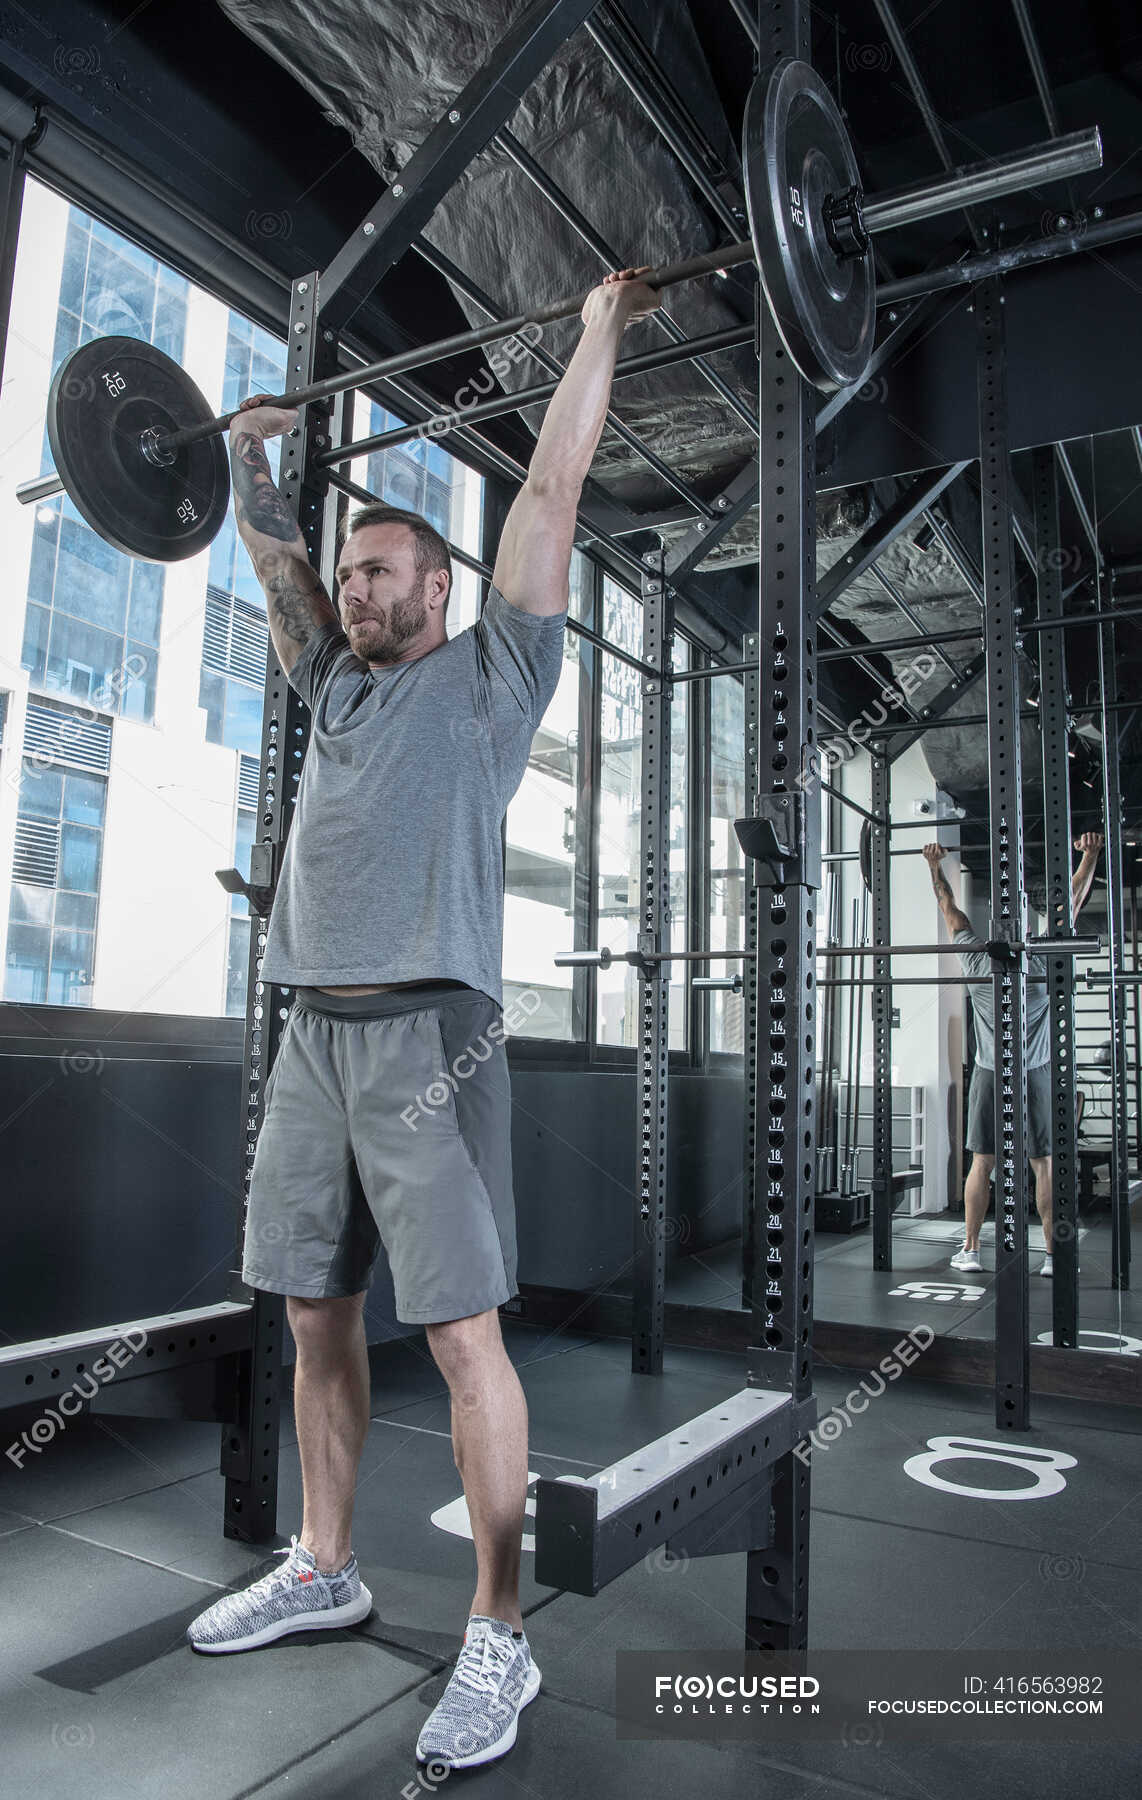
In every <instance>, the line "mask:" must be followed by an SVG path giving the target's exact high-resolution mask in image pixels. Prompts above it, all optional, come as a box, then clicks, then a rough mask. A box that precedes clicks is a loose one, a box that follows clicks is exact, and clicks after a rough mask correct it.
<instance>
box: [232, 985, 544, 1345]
mask: <svg viewBox="0 0 1142 1800" xmlns="http://www.w3.org/2000/svg"><path fill="white" fill-rule="evenodd" d="M382 1244H383V1245H384V1247H385V1250H386V1252H387V1253H388V1259H389V1266H390V1268H391V1270H392V1277H393V1287H394V1289H395V1293H396V1314H397V1318H398V1319H399V1320H400V1321H401V1322H402V1323H403V1324H410V1325H422V1324H432V1323H436V1322H439V1321H443V1320H447V1319H464V1318H468V1317H470V1316H471V1315H472V1314H473V1313H481V1312H488V1311H489V1310H490V1309H491V1308H492V1307H495V1306H500V1305H502V1303H503V1302H504V1301H505V1300H510V1299H511V1298H512V1296H513V1295H514V1294H515V1293H516V1292H517V1288H516V1240H515V1203H514V1198H513V1194H512V1172H511V1093H510V1088H509V1083H508V1061H507V1051H506V1049H505V1048H504V1040H503V1015H502V1013H501V1011H500V1008H499V1007H498V1006H497V1005H496V1003H495V1001H494V1000H492V999H491V998H490V997H489V996H488V995H487V994H483V993H480V992H478V991H477V990H476V989H474V988H470V987H465V986H463V985H461V984H459V983H449V982H431V983H426V984H425V985H424V986H421V987H416V988H406V989H404V990H401V989H393V990H390V991H389V992H387V993H379V994H323V993H321V992H320V991H319V990H318V989H316V988H299V989H298V990H297V996H296V999H295V1001H294V1004H293V1006H292V1007H291V1009H290V1015H289V1018H288V1019H287V1020H286V1024H285V1029H284V1031H283V1032H282V1036H281V1041H280V1043H279V1045H278V1053H277V1056H276V1058H275V1060H274V1065H273V1067H272V1069H271V1070H270V1074H269V1079H268V1081H267V1083H266V1106H265V1116H264V1119H263V1122H262V1129H261V1132H260V1134H259V1136H258V1146H257V1152H256V1154H255V1157H254V1167H253V1172H252V1175H251V1182H250V1203H249V1211H248V1214H247V1219H246V1235H245V1249H244V1254H243V1261H242V1279H243V1281H245V1282H246V1283H247V1284H248V1285H249V1286H250V1287H255V1288H268V1289H269V1290H270V1291H271V1292H272V1293H275V1294H296V1295H299V1296H302V1297H308V1298H314V1299H317V1298H326V1297H331V1296H345V1295H349V1294H359V1293H361V1292H362V1291H363V1290H364V1289H365V1288H367V1287H368V1286H369V1283H370V1280H371V1278H372V1272H373V1265H374V1263H375V1262H376V1260H377V1256H378V1254H379V1252H380V1246H381V1245H382Z"/></svg>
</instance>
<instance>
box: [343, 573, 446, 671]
mask: <svg viewBox="0 0 1142 1800" xmlns="http://www.w3.org/2000/svg"><path fill="white" fill-rule="evenodd" d="M425 580H426V577H425V576H423V575H422V576H421V577H420V578H419V580H417V581H415V582H414V583H413V585H412V587H411V588H410V589H409V591H408V593H407V594H402V595H401V596H400V598H399V599H398V600H391V601H390V602H389V605H388V607H387V608H386V611H385V616H384V618H383V619H377V618H374V617H372V615H370V616H369V617H367V618H361V619H358V620H356V621H354V620H352V619H351V620H350V622H349V625H348V626H347V627H346V631H347V633H348V631H349V630H352V632H353V638H352V644H353V649H354V651H355V653H356V654H357V655H358V656H360V657H361V658H363V660H364V661H365V662H370V663H391V662H397V661H399V660H400V658H401V656H402V655H403V654H404V652H405V651H406V650H407V649H408V647H409V645H410V644H412V643H414V642H415V641H416V639H417V638H418V637H421V636H422V635H423V634H424V632H425V630H426V629H427V626H428V608H427V606H426V605H425V603H424V584H425Z"/></svg>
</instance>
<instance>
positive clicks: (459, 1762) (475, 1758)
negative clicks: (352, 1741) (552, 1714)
mask: <svg viewBox="0 0 1142 1800" xmlns="http://www.w3.org/2000/svg"><path fill="white" fill-rule="evenodd" d="M539 1683H540V1674H539V1670H538V1669H537V1668H536V1666H535V1664H534V1662H533V1663H532V1665H531V1668H530V1669H529V1670H528V1672H527V1679H526V1680H525V1682H524V1684H523V1693H522V1694H521V1695H520V1698H519V1707H518V1709H517V1711H516V1716H515V1718H514V1719H513V1720H512V1722H511V1724H510V1725H509V1726H508V1728H507V1730H506V1731H505V1732H504V1734H503V1736H502V1737H499V1738H497V1739H496V1741H495V1743H494V1744H485V1745H484V1748H483V1749H482V1750H474V1751H473V1752H472V1754H471V1756H454V1757H453V1756H439V1755H437V1754H435V1753H434V1752H432V1751H429V1753H428V1755H427V1756H426V1755H424V1754H423V1753H422V1752H421V1750H420V1748H419V1746H418V1747H417V1752H416V1760H417V1762H421V1763H447V1764H448V1766H449V1767H450V1768H453V1769H472V1768H475V1766H476V1764H477V1763H486V1762H492V1761H493V1759H494V1758H495V1757H497V1756H504V1755H506V1753H507V1752H508V1751H509V1750H510V1749H511V1747H512V1745H513V1744H514V1743H515V1736H516V1726H517V1725H518V1724H519V1715H520V1713H521V1712H522V1711H523V1709H524V1707H525V1706H529V1705H530V1704H531V1702H532V1701H533V1700H534V1699H535V1696H536V1695H537V1694H538V1692H539Z"/></svg>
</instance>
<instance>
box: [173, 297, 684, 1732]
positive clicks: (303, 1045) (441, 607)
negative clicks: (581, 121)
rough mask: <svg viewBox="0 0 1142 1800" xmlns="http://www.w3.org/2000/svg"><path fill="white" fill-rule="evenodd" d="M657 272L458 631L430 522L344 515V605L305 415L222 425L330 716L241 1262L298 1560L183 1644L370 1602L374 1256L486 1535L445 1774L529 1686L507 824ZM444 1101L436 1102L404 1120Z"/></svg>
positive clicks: (291, 632) (353, 1614)
mask: <svg viewBox="0 0 1142 1800" xmlns="http://www.w3.org/2000/svg"><path fill="white" fill-rule="evenodd" d="M646 272H647V271H646V270H644V269H638V270H634V269H625V270H623V271H622V272H621V273H619V274H615V275H610V276H608V277H607V279H606V280H605V282H603V283H602V284H601V285H600V286H598V287H596V288H594V289H592V290H591V292H590V293H589V294H588V296H587V298H586V302H585V304H584V306H583V309H582V318H583V323H584V330H583V333H582V336H581V338H580V340H579V344H578V346H577V348H576V350H575V354H574V356H573V357H572V359H571V361H570V363H569V365H568V367H567V370H566V373H565V374H564V376H563V378H562V380H561V381H560V383H559V386H558V388H557V390H556V392H555V394H554V395H553V396H552V399H551V402H550V404H549V406H548V409H547V414H546V416H545V418H544V422H543V427H542V430H541V431H540V433H539V437H538V440H537V443H536V446H535V451H534V454H533V456H532V460H531V467H530V469H529V471H528V478H527V481H526V483H525V485H524V487H523V488H522V489H521V491H520V493H519V494H518V495H517V497H516V499H515V502H514V504H513V506H512V508H511V510H510V512H509V513H508V516H507V520H506V523H505V525H504V530H503V535H502V538H501V541H500V546H499V553H498V555H497V557H496V564H495V570H494V573H493V577H492V585H491V588H490V590H489V593H488V598H487V603H486V605H485V607H484V610H483V613H482V615H481V617H480V619H479V620H478V622H477V623H476V625H474V626H473V627H471V628H469V629H468V630H467V631H463V632H460V633H459V634H458V635H457V636H455V637H453V638H448V637H447V635H446V633H445V625H444V621H445V613H446V610H447V606H448V596H449V589H450V586H451V570H450V562H449V555H448V546H447V544H445V542H444V541H443V539H442V538H440V537H439V536H438V534H437V533H436V532H435V531H434V530H433V528H432V527H431V525H429V523H428V522H427V520H425V519H422V518H420V517H419V516H418V515H417V514H414V513H409V512H405V511H402V510H401V509H399V508H394V507H390V506H386V505H380V504H378V505H368V506H365V507H363V508H361V509H360V510H359V511H357V512H356V513H354V514H353V515H352V517H351V520H350V523H349V531H348V535H347V536H346V537H345V540H344V544H343V547H342V549H341V554H340V561H339V563H338V567H337V583H338V608H339V610H338V609H335V608H334V606H333V605H332V603H331V601H330V599H329V597H328V595H327V594H326V592H325V590H324V588H323V586H322V583H321V581H320V579H319V577H318V575H317V573H316V572H315V571H314V569H313V568H312V567H311V566H310V563H309V559H308V556H307V553H306V547H305V540H304V538H303V536H302V534H301V532H300V531H299V529H298V525H297V520H296V518H295V516H294V513H293V511H292V509H291V508H290V506H289V505H288V504H287V502H286V500H285V499H284V497H283V496H282V495H281V494H280V493H279V491H278V489H277V488H276V486H275V485H274V482H273V479H272V477H271V474H270V468H269V463H268V461H267V459H266V452H265V439H266V438H268V437H273V436H276V435H278V434H279V433H281V432H283V431H286V430H288V429H289V428H290V427H291V426H292V423H293V420H294V418H295V416H296V415H295V414H294V413H293V412H292V411H288V410H286V409H285V408H282V407H267V406H264V405H261V404H260V402H261V401H264V400H265V398H266V397H265V396H255V397H254V398H253V399H251V400H250V401H247V403H246V406H245V407H244V408H243V409H242V411H241V412H240V413H239V414H238V415H237V416H236V417H235V419H234V421H233V423H232V425H231V429H230V443H231V467H232V473H233V487H234V499H235V516H236V519H237V522H238V529H239V531H240V533H241V536H242V540H243V542H244V543H245V545H246V547H247V549H248V550H249V552H250V556H251V558H252V560H253V563H254V567H255V569H256V571H257V573H258V577H259V579H260V581H261V583H262V586H263V588H264V589H265V593H266V606H267V614H268V617H269V624H270V631H271V634H272V637H273V642H274V648H275V650H276V652H277V655H278V657H279V659H280V661H281V665H282V668H283V669H284V671H285V673H286V676H287V679H288V680H289V682H290V684H291V686H292V687H294V688H295V689H296V691H297V692H298V693H299V694H300V695H301V696H302V698H303V699H304V700H305V701H306V703H307V705H308V706H309V708H310V712H311V714H312V728H311V736H310V743H309V749H308V752H307V754H306V758H305V763H304V767H303V770H302V776H301V781H300V784H299V788H298V792H297V799H296V805H295V812H294V819H293V823H292V826H291V828H290V833H289V837H288V840H287V845H286V854H285V857H284V861H283V866H282V871H281V878H280V881H279V884H278V889H277V896H276V899H275V902H274V907H273V914H272V917H271V919H270V924H269V932H268V938H267V943H266V948H265V955H264V958H263V964H262V979H263V980H264V981H267V982H275V983H278V984H280V985H282V986H284V987H292V988H294V989H295V999H294V1004H293V1006H292V1007H291V1009H290V1014H289V1018H288V1020H287V1022H286V1025H285V1028H284V1031H283V1033H282V1037H281V1042H280V1044H279V1047H278V1053H277V1056H276V1058H275V1061H274V1065H273V1068H272V1070H271V1071H270V1076H269V1080H268V1082H267V1086H266V1108H265V1117H264V1122H263V1125H262V1129H261V1133H260V1136H259V1139H258V1146H257V1153H256V1156H255V1160H254V1167H253V1174H252V1180H251V1189H250V1202H249V1213H248V1218H247V1225H246V1237H245V1254H244V1260H243V1266H242V1276H243V1279H244V1280H245V1281H246V1282H248V1283H249V1284H250V1285H251V1286H252V1287H258V1288H266V1289H268V1290H270V1291H271V1292H273V1293H280V1294H285V1295H287V1296H288V1299H287V1302H286V1306H287V1312H288V1316H289V1322H290V1327H291V1330H292V1331H293V1334H294V1338H295V1340H296V1343H297V1367H296V1373H295V1382H294V1405H295V1412H296V1417H297V1431H298V1447H299V1452H300V1456H301V1466H302V1481H303V1518H302V1525H301V1533H300V1537H297V1536H295V1537H293V1538H292V1539H291V1542H290V1549H289V1552H288V1554H287V1553H286V1552H285V1551H281V1552H279V1553H278V1554H280V1555H285V1556H286V1557H287V1560H286V1561H285V1563H284V1564H283V1565H282V1566H281V1567H280V1568H278V1569H275V1570H274V1571H273V1573H272V1574H270V1575H267V1576H264V1577H263V1578H262V1579H261V1580H260V1581H257V1582H255V1583H254V1584H253V1585H252V1586H251V1587H249V1588H247V1589H245V1590H244V1591H243V1592H240V1593H236V1594H228V1595H226V1596H225V1598H223V1599H222V1600H220V1601H218V1602H217V1603H216V1604H215V1605H214V1606H212V1607H210V1608H208V1609H207V1611H206V1612H204V1613H202V1614H201V1615H200V1616H199V1617H198V1618H197V1619H195V1620H194V1622H193V1623H192V1625H191V1626H190V1628H189V1631H188V1636H189V1639H190V1642H191V1643H192V1644H193V1645H194V1646H195V1648H196V1649H199V1650H206V1651H230V1650H242V1649H249V1648H253V1647H254V1646H256V1645H260V1644H265V1643H269V1642H271V1641H272V1640H274V1639H276V1638H279V1637H282V1636H284V1635H285V1634H286V1633H288V1632H291V1631H307V1630H313V1629H315V1628H318V1627H332V1628H338V1627H341V1626H344V1625H349V1624H353V1623H356V1622H358V1621H359V1620H361V1619H363V1618H365V1617H366V1616H367V1614H368V1613H369V1611H370V1608H371V1605H372V1597H371V1595H370V1594H369V1591H368V1589H367V1588H365V1587H364V1586H363V1584H362V1582H361V1579H360V1575H359V1573H358V1570H357V1564H356V1559H355V1557H354V1556H353V1554H352V1548H351V1541H350V1525H351V1519H352V1513H353V1497H354V1484H355V1482H356V1477H357V1468H358V1464H359V1461H360V1456H361V1452H362V1449H363V1446H364V1442H365V1436H366V1432H367V1429H368V1422H369V1367H368V1358H367V1353H366V1343H365V1332H364V1323H363V1318H362V1309H363V1303H364V1299H365V1293H366V1291H367V1289H368V1286H369V1282H370V1279H371V1275H372V1270H373V1265H374V1263H375V1260H376V1258H377V1255H378V1253H379V1249H380V1245H381V1244H382V1243H383V1244H384V1246H385V1249H386V1251H387V1253H388V1258H389V1264H390V1267H391V1270H392V1276H393V1284H394V1289H395V1295H396V1313H397V1317H398V1319H400V1320H401V1322H402V1323H404V1324H409V1325H424V1326H425V1329H426V1332H427V1335H428V1341H429V1345H430V1347H431V1350H432V1353H433V1356H434V1357H435V1359H436V1361H437V1363H438V1364H439V1366H440V1369H441V1371H442V1373H443V1374H444V1376H445V1378H446V1380H447V1383H448V1387H449V1390H450V1393H451V1401H452V1438H453V1449H454V1455H455V1460H456V1465H457V1467H458V1468H459V1470H460V1474H461V1477H462V1480H463V1484H464V1493H465V1497H466V1499H467V1503H468V1512H469V1516H470V1518H471V1522H472V1533H473V1537H474V1539H475V1545H476V1563H477V1585H476V1592H475V1595H474V1597H473V1600H472V1606H471V1612H470V1616H469V1619H468V1623H467V1629H466V1631H465V1634H464V1643H463V1648H462V1650H461V1652H460V1656H459V1659H458V1661H457V1664H456V1668H455V1670H454V1671H453V1674H452V1677H451V1679H450V1680H449V1682H448V1685H447V1687H446V1688H445V1691H444V1695H443V1697H442V1699H441V1701H440V1703H439V1704H438V1706H437V1707H436V1708H435V1710H434V1711H433V1713H432V1714H431V1716H430V1717H429V1719H428V1720H427V1722H426V1724H425V1726H424V1728H423V1730H422V1731H421V1733H420V1737H419V1740H418V1743H417V1755H418V1757H419V1758H420V1759H421V1760H422V1761H424V1760H427V1759H428V1758H433V1759H437V1760H440V1761H442V1762H444V1763H448V1764H450V1765H452V1766H455V1767H464V1766H468V1765H470V1764H475V1763H482V1762H486V1761H488V1760H490V1759H491V1758H492V1757H495V1756H499V1755H502V1754H503V1753H504V1752H505V1751H506V1750H508V1749H510V1748H511V1746H512V1744H513V1743H514V1742H515V1735H516V1720H517V1717H518V1714H519V1711H520V1709H521V1707H523V1706H525V1705H526V1704H527V1702H528V1701H529V1700H531V1699H532V1698H533V1697H534V1695H535V1694H536V1692H537V1691H538V1689H539V1682H540V1677H539V1671H538V1669H537V1668H536V1666H535V1664H534V1663H533V1662H532V1659H531V1653H530V1650H529V1647H528V1643H527V1639H526V1637H525V1635H524V1632H523V1620H522V1616H521V1613H520V1606H519V1561H520V1548H521V1540H522V1533H523V1523H524V1513H525V1502H526V1494H527V1408H526V1402H525V1399H524V1394H523V1389H522V1388H521V1386H520V1383H519V1379H518V1377H517V1375H516V1373H515V1370H514V1368H513V1366H512V1363H511V1361H510V1360H509V1358H508V1356H507V1354H506V1352H505V1350H504V1347H503V1342H502V1338H501V1335H500V1327H499V1317H498V1313H497V1310H496V1309H497V1307H499V1306H500V1305H501V1304H502V1303H503V1302H504V1301H505V1300H509V1299H510V1298H511V1297H512V1296H513V1295H514V1294H515V1293H516V1292H517V1289H516V1242H515V1212H514V1202H513V1196H512V1186H511V1142H510V1126H511V1101H510V1093H509V1086H508V1069H507V1054H506V1051H505V1049H504V1043H503V1035H504V1034H503V1025H502V1017H501V1004H500V997H501V989H502V958H503V868H502V860H501V839H500V827H501V821H502V819H503V815H504V812H505V811H506V808H507V805H508V802H509V801H510V799H511V797H512V795H513V794H514V793H515V792H516V790H517V788H518V787H519V785H520V782H521V781H522V779H523V775H524V771H525V769H526V767H527V761H528V755H529V752H530V749H531V742H532V738H533V736H534V733H535V731H536V729H537V728H538V726H539V724H540V722H541V720H542V718H543V715H544V712H545V711H546V709H547V706H548V703H549V701H550V700H551V697H552V695H553V693H554V691H555V688H556V685H557V683H558V680H559V674H560V670H561V668H562V661H563V641H564V628H565V625H566V620H567V605H568V578H569V574H570V565H571V550H572V543H573V537H574V531H575V520H576V510H577V507H578V504H579V496H580V491H581V489H582V485H583V481H584V479H585V477H586V475H587V472H588V469H589V468H590V465H591V461H592V458H593V456H594V453H595V448H596V446H597V444H598V442H599V438H600V436H601V434H602V430H603V425H604V422H605V418H606V412H607V406H608V402H609V397H610V390H611V380H612V374H613V371H614V365H615V360H616V357H617V355H618V350H619V344H620V340H621V338H622V335H623V332H624V330H625V328H626V325H627V324H628V322H629V321H630V320H631V319H634V318H640V317H642V316H644V315H645V314H647V313H650V312H652V311H653V310H654V309H655V307H656V306H657V305H658V298H657V295H656V294H655V293H654V292H652V290H651V289H650V288H649V287H647V286H646V285H645V283H643V282H642V281H641V280H640V279H639V277H640V276H641V275H644V274H645V273H646ZM442 1064H443V1067H442ZM453 1075H455V1076H456V1077H457V1078H456V1079H454V1078H453ZM433 1092H438V1093H439V1094H440V1095H441V1103H440V1104H439V1105H430V1106H429V1107H427V1108H425V1107H423V1106H417V1105H416V1104H415V1103H416V1101H417V1099H418V1096H420V1095H425V1094H426V1095H427V1096H428V1098H429V1099H430V1100H431V1098H432V1094H433Z"/></svg>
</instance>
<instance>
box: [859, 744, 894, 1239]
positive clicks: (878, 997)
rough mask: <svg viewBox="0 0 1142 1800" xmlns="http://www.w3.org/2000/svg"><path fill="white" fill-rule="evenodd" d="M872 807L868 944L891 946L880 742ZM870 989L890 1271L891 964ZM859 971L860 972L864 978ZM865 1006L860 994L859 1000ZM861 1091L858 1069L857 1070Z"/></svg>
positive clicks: (881, 1230)
mask: <svg viewBox="0 0 1142 1800" xmlns="http://www.w3.org/2000/svg"><path fill="white" fill-rule="evenodd" d="M870 752H871V757H872V804H871V808H870V810H871V811H872V812H874V813H875V814H876V817H877V821H878V823H877V824H875V825H874V826H873V827H872V941H873V943H874V945H883V944H890V943H891V942H892V860H891V848H892V833H891V831H890V829H889V818H890V816H891V815H890V806H891V786H890V783H891V775H892V769H891V764H890V763H889V760H888V755H887V752H886V749H885V746H884V744H883V743H881V742H879V741H878V742H875V743H873V744H871V745H870ZM875 968H876V973H877V974H878V975H879V976H881V977H882V981H880V982H877V983H876V984H875V985H874V986H873V988H872V1002H871V1003H872V1266H873V1268H874V1269H891V1267H892V988H891V986H890V985H889V978H890V977H891V974H892V964H891V963H890V962H881V963H877V964H876V965H875ZM863 972H864V971H863V967H862V970H861V973H862V975H863ZM861 999H862V1002H863V995H862V996H861ZM856 1080H857V1094H858V1095H859V1093H860V1069H859V1067H858V1069H857V1072H856Z"/></svg>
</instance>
